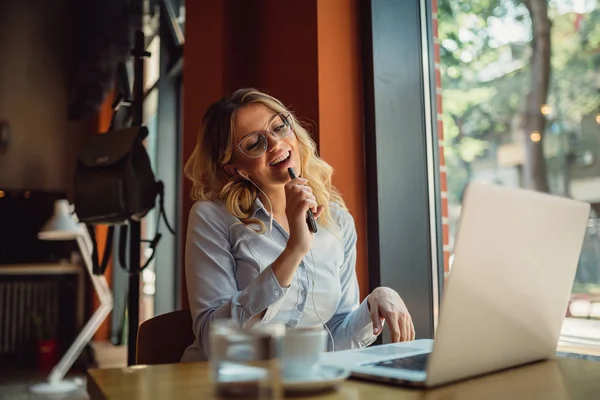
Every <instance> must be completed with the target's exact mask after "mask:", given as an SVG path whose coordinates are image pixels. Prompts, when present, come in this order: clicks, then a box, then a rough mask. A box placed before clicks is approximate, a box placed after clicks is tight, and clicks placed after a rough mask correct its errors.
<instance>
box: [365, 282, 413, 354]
mask: <svg viewBox="0 0 600 400" xmlns="http://www.w3.org/2000/svg"><path fill="white" fill-rule="evenodd" d="M367 302H368V304H369V310H370V311H369V312H370V313H371V321H373V334H375V335H379V334H380V333H381V331H382V320H385V321H386V322H387V324H388V326H389V328H390V331H391V333H392V342H394V343H395V342H406V341H409V340H415V327H414V325H413V322H412V318H411V316H410V314H409V313H408V309H407V308H406V304H404V301H402V299H401V298H400V295H399V294H398V293H397V292H396V291H395V290H393V289H390V288H387V287H378V288H376V289H375V290H373V292H371V294H370V295H369V297H368V298H367Z"/></svg>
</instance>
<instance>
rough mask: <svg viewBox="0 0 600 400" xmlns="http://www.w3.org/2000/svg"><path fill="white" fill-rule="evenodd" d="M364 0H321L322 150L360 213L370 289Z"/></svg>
mask: <svg viewBox="0 0 600 400" xmlns="http://www.w3.org/2000/svg"><path fill="white" fill-rule="evenodd" d="M358 1H359V0H327V1H318V9H317V15H318V31H319V33H320V34H319V40H318V60H319V116H320V118H319V131H320V132H321V135H320V154H321V157H323V159H324V160H326V161H327V162H328V163H329V164H331V165H332V166H333V168H334V175H333V184H334V185H335V186H336V187H337V188H338V189H339V190H340V191H341V192H342V195H343V196H344V200H345V201H346V205H347V206H348V208H349V209H350V212H351V213H352V216H353V217H354V223H355V225H356V232H357V236H358V242H357V262H356V273H357V275H358V281H359V283H360V289H361V295H362V297H365V296H366V295H367V294H368V288H369V287H368V282H369V275H368V266H367V218H366V197H365V189H364V188H365V165H364V144H363V118H362V116H363V110H362V87H361V84H362V80H361V53H360V39H361V38H360V31H359V22H360V21H359V15H358V7H359V4H358Z"/></svg>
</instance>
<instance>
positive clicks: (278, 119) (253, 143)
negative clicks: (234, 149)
mask: <svg viewBox="0 0 600 400" xmlns="http://www.w3.org/2000/svg"><path fill="white" fill-rule="evenodd" d="M267 133H270V134H271V135H272V136H273V137H275V138H277V139H283V138H286V137H288V136H290V135H291V134H292V133H294V127H293V123H292V117H291V116H290V114H289V113H279V114H276V115H274V116H273V117H272V118H271V119H270V120H269V128H268V129H267V130H264V131H256V132H252V133H249V134H247V135H246V136H244V137H243V138H242V140H240V143H238V149H239V150H240V151H241V152H242V153H244V154H245V155H246V156H248V157H250V158H258V157H260V156H262V155H263V154H265V152H266V151H267V149H268V148H269V141H268V140H267V136H266V134H267Z"/></svg>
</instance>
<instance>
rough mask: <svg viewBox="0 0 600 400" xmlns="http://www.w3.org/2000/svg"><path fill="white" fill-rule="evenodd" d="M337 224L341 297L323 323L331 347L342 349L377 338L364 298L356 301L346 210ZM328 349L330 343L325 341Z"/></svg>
mask: <svg viewBox="0 0 600 400" xmlns="http://www.w3.org/2000/svg"><path fill="white" fill-rule="evenodd" d="M340 213H341V214H342V215H341V217H340V227H341V231H342V235H343V243H344V262H343V264H342V266H341V268H340V283H341V287H342V296H341V299H340V303H339V305H338V308H337V310H336V312H335V314H334V315H333V317H331V319H330V320H329V321H328V322H327V327H328V328H329V330H330V331H331V334H332V336H333V340H334V346H335V350H346V349H353V348H359V347H365V346H368V345H370V344H371V343H373V342H374V341H375V339H376V338H377V336H376V335H373V324H372V322H371V316H370V314H369V306H368V303H367V298H365V299H364V300H363V302H362V303H359V299H360V291H359V288H358V279H357V278H356V228H355V226H354V219H353V218H352V215H350V213H349V212H347V211H345V210H343V211H340ZM329 350H330V351H331V350H333V346H332V344H331V343H329Z"/></svg>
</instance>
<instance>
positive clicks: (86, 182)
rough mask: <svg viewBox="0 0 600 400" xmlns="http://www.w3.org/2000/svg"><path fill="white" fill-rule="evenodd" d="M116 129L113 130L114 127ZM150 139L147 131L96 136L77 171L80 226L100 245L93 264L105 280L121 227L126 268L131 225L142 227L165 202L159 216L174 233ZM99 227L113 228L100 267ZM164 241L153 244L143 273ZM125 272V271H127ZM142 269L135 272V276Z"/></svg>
mask: <svg viewBox="0 0 600 400" xmlns="http://www.w3.org/2000/svg"><path fill="white" fill-rule="evenodd" d="M111 125H112V124H111ZM147 135H148V130H147V128H146V127H144V126H134V127H129V128H123V129H117V130H109V131H108V132H106V133H99V134H94V135H92V136H90V138H89V139H88V140H87V142H86V143H85V145H84V147H83V150H82V151H81V153H80V154H79V156H78V157H77V164H76V168H75V186H74V201H73V203H74V205H75V212H76V213H77V216H78V218H79V220H80V221H81V222H83V223H85V224H86V225H87V227H88V230H89V231H90V236H91V238H92V242H93V245H94V249H93V254H92V260H93V264H94V265H93V271H94V274H98V275H100V274H103V273H104V271H105V269H106V267H107V265H108V260H109V258H110V254H111V246H110V243H112V240H113V235H114V228H115V226H118V225H120V226H121V234H120V235H119V236H120V243H119V258H120V263H121V266H122V267H124V266H125V265H126V262H125V241H126V240H127V227H128V223H129V222H130V221H140V220H141V219H142V218H143V217H144V216H145V215H146V214H148V212H149V211H150V210H151V209H152V208H154V206H155V204H156V197H157V196H158V197H159V202H160V209H159V216H158V218H159V219H160V218H161V216H162V218H163V219H164V221H165V224H166V226H167V228H168V229H169V231H170V232H171V233H173V234H174V233H175V232H174V230H173V228H171V226H170V225H169V222H168V221H167V219H166V214H165V212H164V185H163V183H162V182H161V181H157V180H156V179H155V177H154V172H153V171H152V165H151V163H150V158H149V157H148V153H147V152H146V148H145V147H144V144H143V140H144V138H145V137H146V136H147ZM94 225H109V229H108V232H107V238H106V243H107V247H106V250H105V252H104V256H103V258H102V263H101V264H100V263H99V261H98V248H97V244H96V237H95V229H94ZM160 238H161V234H160V233H159V232H157V233H156V236H155V237H154V239H152V240H144V242H148V243H150V245H149V246H150V248H151V249H152V250H153V251H152V255H151V256H150V257H149V258H148V260H147V261H146V263H145V265H144V266H143V267H142V269H143V268H144V267H145V266H147V265H148V264H149V262H150V261H151V260H152V258H154V252H155V250H156V246H157V244H158V242H159V240H160ZM124 268H125V267H124ZM135 268H136V267H135V266H131V267H130V271H128V272H131V271H132V270H134V269H135Z"/></svg>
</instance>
